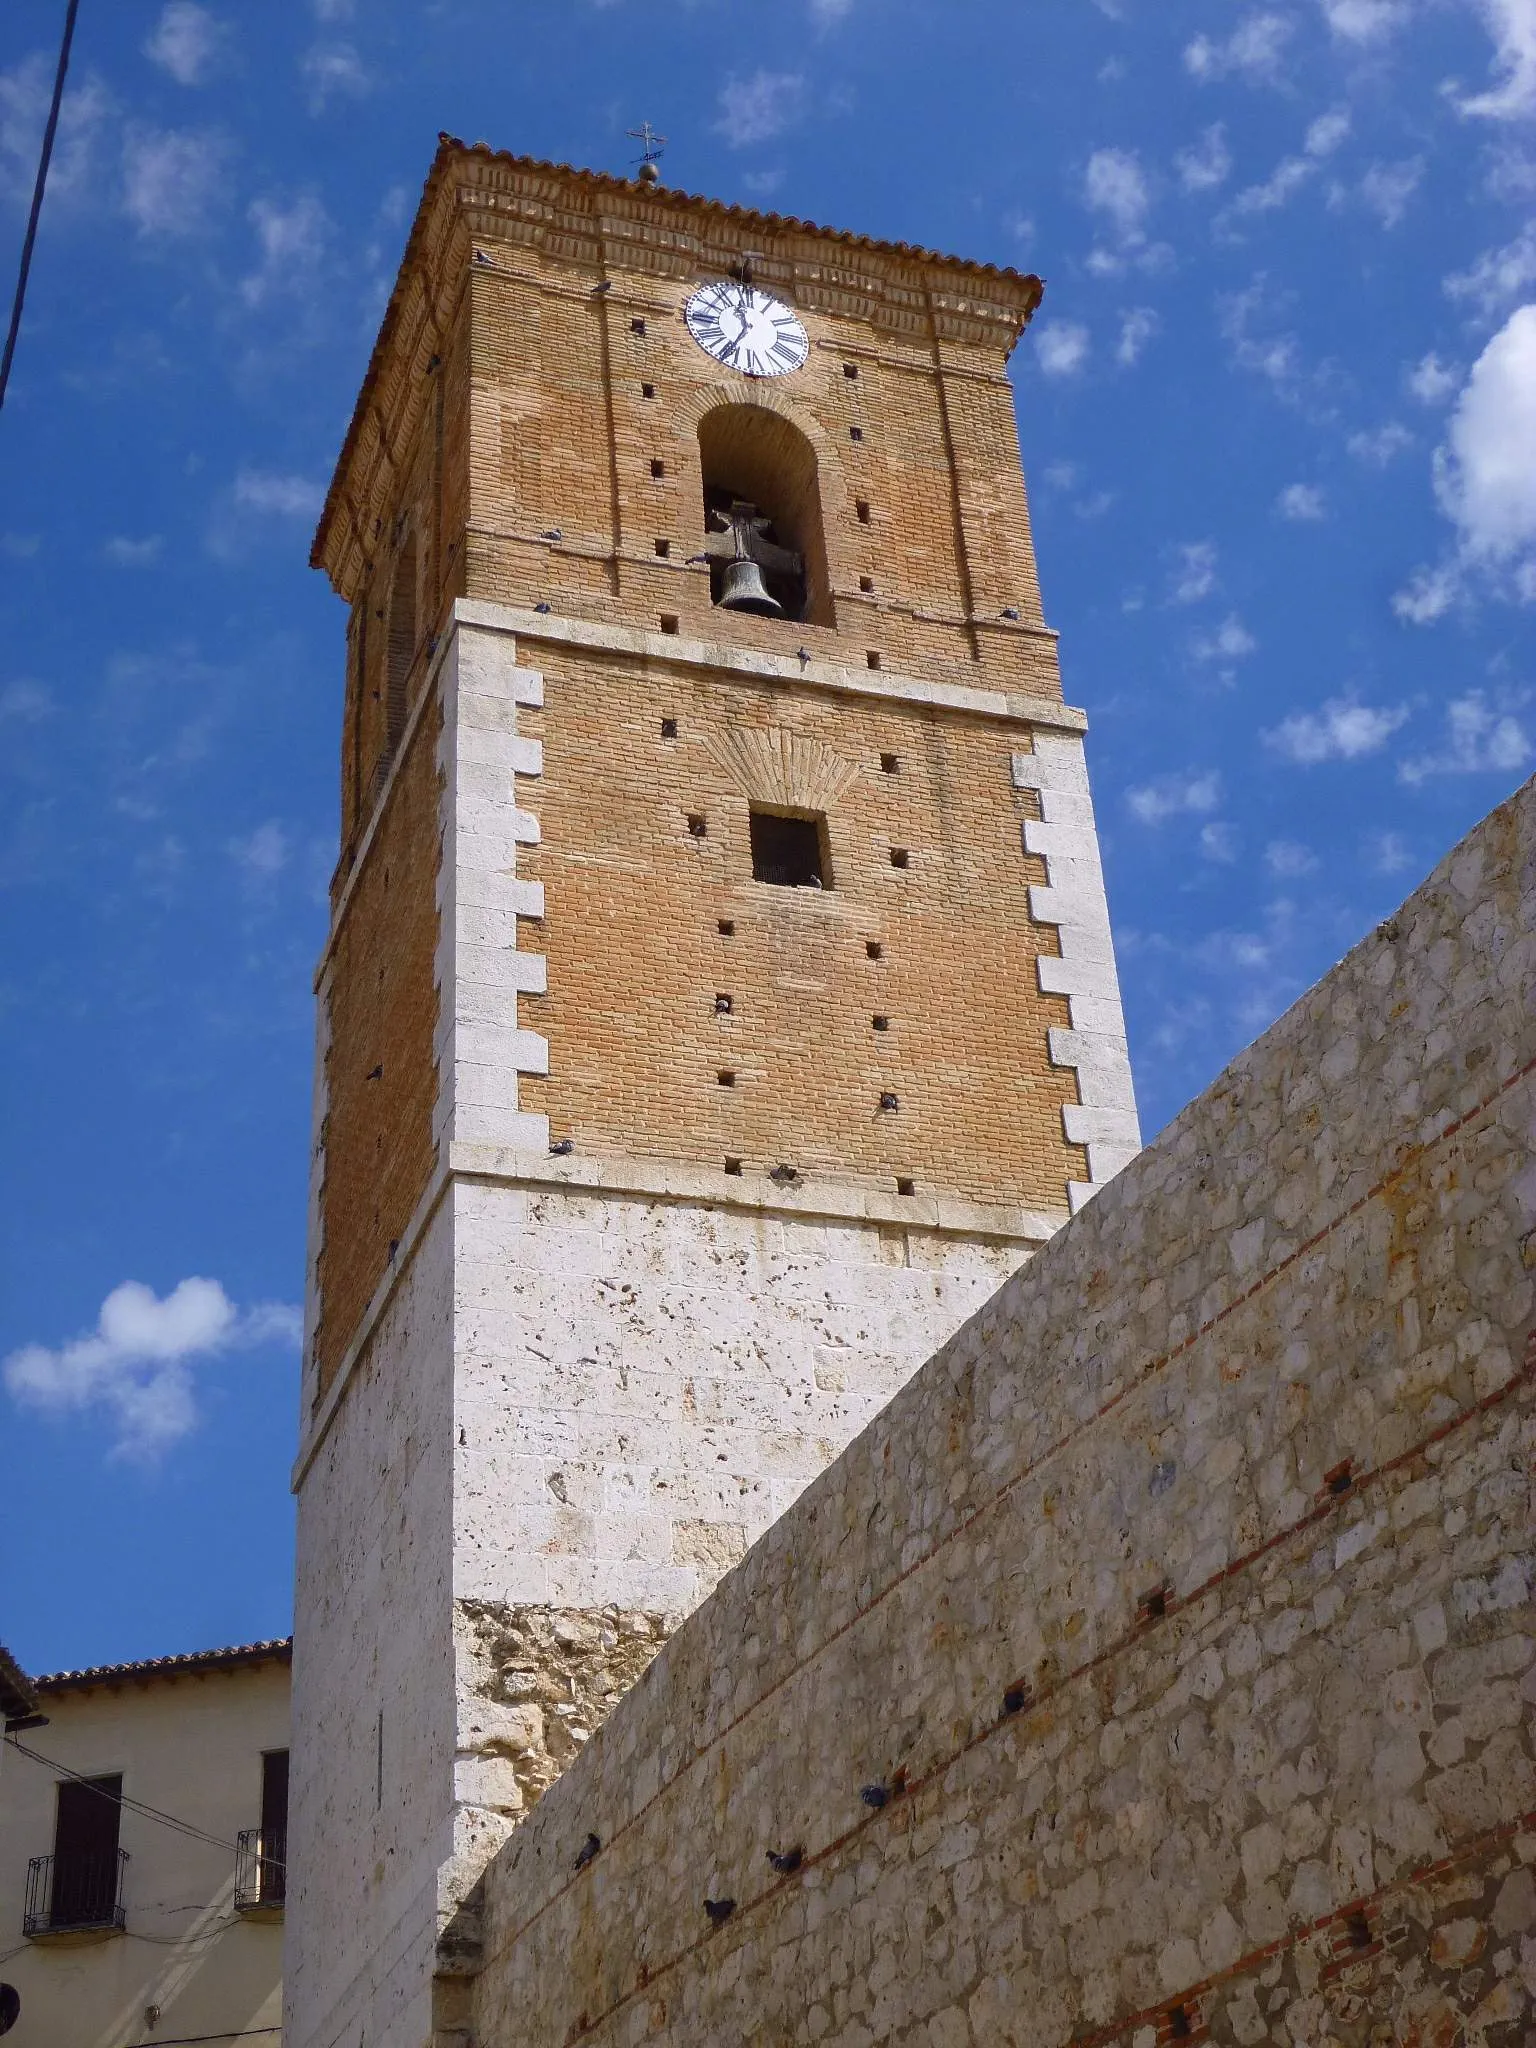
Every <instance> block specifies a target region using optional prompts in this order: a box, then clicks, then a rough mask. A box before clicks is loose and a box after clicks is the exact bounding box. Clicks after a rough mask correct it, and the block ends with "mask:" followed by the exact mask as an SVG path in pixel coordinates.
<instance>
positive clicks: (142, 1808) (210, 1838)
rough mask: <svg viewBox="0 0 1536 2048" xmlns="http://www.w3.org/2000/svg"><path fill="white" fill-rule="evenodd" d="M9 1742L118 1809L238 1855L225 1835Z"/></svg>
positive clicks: (18, 1742)
mask: <svg viewBox="0 0 1536 2048" xmlns="http://www.w3.org/2000/svg"><path fill="white" fill-rule="evenodd" d="M5 1740H6V1747H7V1748H9V1749H14V1750H15V1751H16V1752H17V1754H18V1755H19V1756H24V1757H27V1758H28V1759H29V1760H30V1761H31V1762H32V1763H35V1764H41V1765H42V1766H43V1768H44V1769H45V1770H48V1771H52V1772H53V1774H54V1776H55V1777H59V1778H69V1779H70V1780H72V1782H73V1783H75V1784H76V1785H84V1786H85V1787H86V1789H87V1790H88V1791H91V1792H94V1793H95V1794H96V1795H97V1797H98V1798H101V1799H109V1800H111V1802H112V1804H113V1805H114V1806H120V1807H122V1808H123V1809H124V1810H125V1811H126V1812H128V1813H136V1814H139V1815H140V1816H141V1817H142V1818H143V1819H145V1820H152V1821H158V1822H159V1824H160V1826H161V1827H166V1828H174V1829H175V1831H176V1833H177V1834H179V1835H189V1836H190V1837H191V1838H192V1840H193V1841H194V1842H207V1843H209V1844H210V1845H211V1846H212V1847H213V1848H215V1849H227V1850H228V1851H229V1853H230V1854H231V1855H233V1854H234V1853H235V1848H236V1844H235V1843H233V1842H227V1841H225V1839H224V1837H223V1836H222V1835H210V1834H209V1833H208V1832H207V1831H206V1829H203V1828H200V1827H198V1826H197V1825H196V1824H195V1823H194V1822H192V1821H190V1820H181V1819H179V1818H178V1816H177V1815H176V1814H174V1813H164V1812H162V1811H161V1809H160V1808H159V1807H158V1806H146V1805H145V1803H144V1801H143V1800H142V1799H130V1798H129V1797H128V1795H127V1793H126V1792H124V1793H118V1794H116V1795H114V1794H113V1793H110V1792H103V1791H102V1789H101V1787H100V1786H99V1785H98V1784H97V1783H96V1782H95V1781H94V1779H91V1778H88V1777H86V1776H85V1774H84V1773H83V1772H81V1771H72V1770H70V1769H69V1768H68V1766H67V1765H65V1764H61V1763H58V1762H56V1761H55V1759H54V1758H53V1757H51V1756H44V1755H43V1753H42V1751H41V1750H40V1749H29V1748H28V1747H27V1745H26V1743H24V1742H23V1741H22V1740H21V1739H20V1737H19V1736H15V1735H8V1736H7V1737H6V1738H5Z"/></svg>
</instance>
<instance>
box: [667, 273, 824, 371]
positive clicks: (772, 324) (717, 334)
mask: <svg viewBox="0 0 1536 2048" xmlns="http://www.w3.org/2000/svg"><path fill="white" fill-rule="evenodd" d="M683 318H684V319H685V320H686V321H687V323H688V332H689V333H690V334H691V335H692V336H693V338H694V340H695V341H696V342H697V343H698V344H699V347H700V348H701V349H703V350H704V351H705V353H706V354H707V355H712V356H713V357H714V359H715V361H716V362H717V363H724V365H725V367H726V368H727V369H728V370H740V371H741V373H742V375H743V376H745V377H783V376H786V375H787V374H788V373H789V372H790V371H791V370H799V369H802V368H803V367H804V365H805V359H806V357H807V356H808V355H809V354H810V352H811V344H810V342H809V340H808V339H807V337H806V332H805V329H804V328H803V327H802V326H801V325H800V322H799V321H798V320H797V319H796V318H795V316H794V314H793V313H792V312H791V311H790V310H789V308H788V306H785V305H781V304H780V302H779V301H778V300H777V299H771V298H769V296H768V294H767V293H766V292H760V291H758V290H757V288H756V287H755V286H754V285H750V284H737V283H736V281H735V279H734V278H729V277H724V278H720V279H718V280H716V281H715V282H714V283H712V284H701V285H700V286H699V288H698V290H697V291H696V292H695V293H694V294H693V296H692V297H691V298H690V299H689V301H688V304H687V306H686V307H685V308H684V309H683Z"/></svg>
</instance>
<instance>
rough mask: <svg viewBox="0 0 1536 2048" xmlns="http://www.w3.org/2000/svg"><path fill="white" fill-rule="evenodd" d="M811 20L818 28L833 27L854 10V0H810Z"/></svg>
mask: <svg viewBox="0 0 1536 2048" xmlns="http://www.w3.org/2000/svg"><path fill="white" fill-rule="evenodd" d="M810 9H811V20H812V21H813V22H814V23H815V24H816V26H817V27H818V28H831V26H832V25H833V23H834V22H838V21H843V20H845V19H846V18H847V16H848V15H850V14H852V12H853V0H810Z"/></svg>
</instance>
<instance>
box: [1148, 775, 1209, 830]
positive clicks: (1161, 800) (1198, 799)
mask: <svg viewBox="0 0 1536 2048" xmlns="http://www.w3.org/2000/svg"><path fill="white" fill-rule="evenodd" d="M1220 801H1221V777H1220V775H1219V774H1218V773H1217V772H1216V770H1215V769H1214V768H1209V769H1205V770H1202V771H1201V772H1200V773H1198V774H1196V773H1195V772H1193V771H1192V770H1186V771H1185V773H1183V774H1182V775H1163V776H1160V777H1159V778H1158V780H1157V781H1156V782H1148V783H1144V784H1143V785H1142V786H1141V787H1140V788H1139V789H1133V790H1130V791H1128V792H1127V794H1126V799H1125V802H1126V808H1127V809H1128V810H1129V812H1130V814H1131V816H1132V817H1133V818H1137V819H1139V820H1140V821H1141V823H1142V824H1143V825H1160V824H1161V823H1162V822H1163V820H1164V819H1165V818H1175V817H1178V816H1180V815H1181V814H1183V813H1190V814H1192V815H1193V816H1195V817H1200V816H1203V815H1204V814H1205V813H1206V812H1207V811H1214V810H1215V808H1216V806H1217V804H1219V803H1220Z"/></svg>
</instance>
